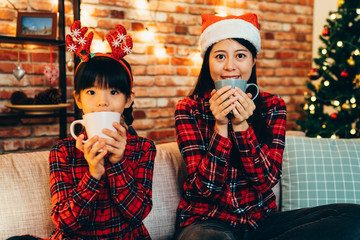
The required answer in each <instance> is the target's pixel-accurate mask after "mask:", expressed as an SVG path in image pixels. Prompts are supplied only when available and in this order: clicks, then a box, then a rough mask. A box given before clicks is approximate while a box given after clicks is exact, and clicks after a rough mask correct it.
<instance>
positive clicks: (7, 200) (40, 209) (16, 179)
mask: <svg viewBox="0 0 360 240" xmlns="http://www.w3.org/2000/svg"><path fill="white" fill-rule="evenodd" d="M48 157H49V151H42V152H32V153H14V154H5V155H0V239H6V238H8V237H10V236H14V235H19V234H33V235H36V236H39V237H48V236H49V234H50V233H51V231H52V230H53V229H54V225H53V223H52V221H51V219H50V211H51V203H50V190H49V167H48Z"/></svg>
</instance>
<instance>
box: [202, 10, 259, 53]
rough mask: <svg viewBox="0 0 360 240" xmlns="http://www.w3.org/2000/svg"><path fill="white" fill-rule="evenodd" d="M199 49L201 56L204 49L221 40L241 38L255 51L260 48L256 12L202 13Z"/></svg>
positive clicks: (257, 51)
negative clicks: (238, 13)
mask: <svg viewBox="0 0 360 240" xmlns="http://www.w3.org/2000/svg"><path fill="white" fill-rule="evenodd" d="M201 18H202V25H203V27H202V33H201V36H200V48H201V49H200V51H201V57H202V58H203V57H204V55H205V52H206V50H207V49H208V48H209V47H210V46H211V45H213V44H214V43H217V42H219V41H221V40H224V39H228V38H243V39H245V40H247V41H249V42H250V43H251V44H253V45H254V47H255V49H256V53H257V54H259V53H260V50H261V38H260V27H259V23H258V19H257V16H256V14H254V13H246V14H243V15H240V16H234V15H229V16H226V17H220V16H213V15H208V14H205V13H203V14H202V15H201Z"/></svg>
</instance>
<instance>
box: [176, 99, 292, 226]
mask: <svg viewBox="0 0 360 240" xmlns="http://www.w3.org/2000/svg"><path fill="white" fill-rule="evenodd" d="M210 97H211V96H210V94H205V96H204V97H200V96H191V97H187V98H184V99H182V100H180V101H179V102H178V104H177V106H176V110H175V125H176V131H177V141H178V144H179V148H180V151H181V154H182V156H183V158H184V160H185V163H186V166H187V171H188V179H187V181H186V182H185V184H184V194H183V196H182V198H181V201H180V204H179V208H178V216H177V226H178V227H184V226H187V225H189V224H191V223H193V222H196V221H198V220H206V219H220V220H222V221H224V222H227V223H228V224H229V225H231V226H233V227H240V226H242V227H244V226H245V227H246V226H252V227H253V228H256V227H257V226H258V225H259V224H260V222H261V221H262V220H263V219H264V218H265V217H266V215H267V214H268V213H270V212H271V211H277V206H276V202H275V195H274V193H273V192H272V190H271V188H272V187H274V186H275V184H276V183H277V182H278V181H279V180H280V177H281V165H282V156H283V149H284V145H285V125H286V106H285V102H284V101H283V100H282V99H280V98H279V97H277V96H274V95H270V94H268V93H261V97H262V99H263V105H262V107H263V112H262V114H263V116H264V117H266V120H267V123H268V125H269V127H270V128H271V129H272V133H273V137H274V138H273V141H272V144H271V145H270V146H268V145H265V144H260V143H259V142H258V140H257V138H256V136H255V134H254V131H253V129H252V127H251V126H250V127H249V129H248V130H247V131H244V132H233V131H232V129H231V124H229V138H224V137H222V136H221V135H219V134H217V133H216V132H215V131H214V125H215V118H214V116H213V115H212V113H211V111H210V104H209V99H210ZM232 148H235V149H234V150H235V151H238V152H239V155H240V159H239V160H238V161H239V162H240V164H239V166H238V167H237V168H235V167H233V166H232V165H231V164H230V163H229V157H230V151H231V149H232ZM234 150H233V151H234Z"/></svg>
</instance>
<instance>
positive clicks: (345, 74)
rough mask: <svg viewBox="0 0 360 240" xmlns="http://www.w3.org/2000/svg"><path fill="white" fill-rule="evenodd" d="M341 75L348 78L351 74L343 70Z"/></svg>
mask: <svg viewBox="0 0 360 240" xmlns="http://www.w3.org/2000/svg"><path fill="white" fill-rule="evenodd" d="M340 76H341V77H343V78H347V77H348V76H349V73H348V72H347V71H345V70H344V71H342V72H341V73H340Z"/></svg>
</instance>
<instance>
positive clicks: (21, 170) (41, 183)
mask: <svg viewBox="0 0 360 240" xmlns="http://www.w3.org/2000/svg"><path fill="white" fill-rule="evenodd" d="M156 148H157V154H156V158H155V167H154V177H153V208H152V211H151V212H150V214H149V215H148V216H147V218H146V219H145V220H144V223H145V225H146V227H147V228H148V230H149V232H150V235H151V237H152V239H154V240H156V239H168V238H170V237H172V235H173V233H174V229H175V218H176V209H177V206H178V204H179V201H180V191H179V190H180V189H181V188H182V184H183V181H184V179H185V178H186V167H185V164H184V161H183V160H182V157H181V155H180V152H179V149H178V146H177V144H176V143H175V142H172V143H165V144H159V145H157V146H156ZM48 157H49V151H44V152H31V153H15V154H5V155H0V239H1V240H2V239H6V238H8V237H10V236H14V235H20V234H32V235H35V236H39V237H48V236H49V234H51V232H52V231H53V229H54V225H53V223H52V221H51V218H50V213H51V200H50V191H49V167H48ZM4 193H6V194H4Z"/></svg>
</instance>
